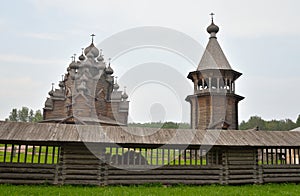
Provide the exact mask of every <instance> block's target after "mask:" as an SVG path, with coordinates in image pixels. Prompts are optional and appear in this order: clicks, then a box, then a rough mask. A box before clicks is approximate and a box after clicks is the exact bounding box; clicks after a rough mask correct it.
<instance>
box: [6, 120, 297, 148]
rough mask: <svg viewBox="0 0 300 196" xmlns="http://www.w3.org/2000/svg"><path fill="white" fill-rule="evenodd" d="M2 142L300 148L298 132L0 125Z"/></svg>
mask: <svg viewBox="0 0 300 196" xmlns="http://www.w3.org/2000/svg"><path fill="white" fill-rule="evenodd" d="M1 141H2V142H3V141H6V142H7V141H34V142H36V141H49V142H100V143H116V144H142V145H143V144H144V145H150V144H155V145H165V144H170V145H215V146H274V147H275V146H283V147H284V146H286V147H293V146H295V147H296V146H300V132H297V131H294V132H290V131H255V130H245V131H241V130H193V129H153V128H139V127H115V126H95V125H70V124H54V123H51V124H50V123H49V124H47V123H40V124H39V123H21V122H3V121H0V142H1Z"/></svg>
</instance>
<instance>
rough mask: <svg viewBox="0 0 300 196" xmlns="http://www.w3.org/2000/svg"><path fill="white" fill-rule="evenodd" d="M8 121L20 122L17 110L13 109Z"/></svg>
mask: <svg viewBox="0 0 300 196" xmlns="http://www.w3.org/2000/svg"><path fill="white" fill-rule="evenodd" d="M7 120H9V121H18V120H19V119H18V111H17V109H12V111H11V112H10V115H9V117H8V119H7Z"/></svg>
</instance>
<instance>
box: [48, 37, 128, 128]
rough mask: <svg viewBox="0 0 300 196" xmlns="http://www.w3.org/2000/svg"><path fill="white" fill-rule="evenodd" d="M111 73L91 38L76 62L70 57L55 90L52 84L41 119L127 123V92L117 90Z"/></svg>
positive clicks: (116, 84)
mask: <svg viewBox="0 0 300 196" xmlns="http://www.w3.org/2000/svg"><path fill="white" fill-rule="evenodd" d="M93 36H94V35H93ZM113 73H114V71H113V69H112V67H111V64H110V62H109V63H108V66H107V65H106V62H105V60H104V57H103V55H102V51H101V52H100V51H99V50H98V48H97V47H95V45H94V43H93V39H92V43H91V44H90V46H88V47H87V48H85V49H84V50H83V51H82V54H81V55H80V56H79V59H78V61H76V59H75V56H74V57H72V62H71V63H70V65H69V66H68V68H67V73H66V74H65V75H63V77H62V80H61V81H60V82H59V89H53V86H52V90H51V91H50V92H49V96H50V97H48V98H47V100H46V102H45V107H44V113H43V118H44V120H43V121H42V122H44V123H45V122H48V123H49V122H51V123H67V124H75V123H76V124H101V125H112V126H124V125H127V120H128V109H129V101H127V99H128V95H127V94H126V92H125V91H124V92H122V91H120V90H119V85H118V83H117V81H116V80H115V78H114V76H113V75H112V74H113Z"/></svg>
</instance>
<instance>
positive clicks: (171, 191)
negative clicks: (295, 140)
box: [0, 184, 300, 196]
mask: <svg viewBox="0 0 300 196" xmlns="http://www.w3.org/2000/svg"><path fill="white" fill-rule="evenodd" d="M0 192H1V195H109V196H110V195H122V196H123V195H124V196H126V195H130V196H131V195H142V196H147V195H184V196H188V195H222V196H223V195H243V196H244V195H272V196H273V195H300V185H297V184H266V185H242V186H221V185H208V186H183V185H177V186H170V187H168V186H162V185H159V184H156V185H151V184H150V185H142V186H107V187H94V186H60V187H59V186H46V185H39V186H25V185H18V186H16V185H0Z"/></svg>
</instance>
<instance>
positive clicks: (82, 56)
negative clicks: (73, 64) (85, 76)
mask: <svg viewBox="0 0 300 196" xmlns="http://www.w3.org/2000/svg"><path fill="white" fill-rule="evenodd" d="M81 50H82V52H81V55H80V56H79V60H80V61H84V60H85V56H84V55H83V50H84V48H81Z"/></svg>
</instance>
